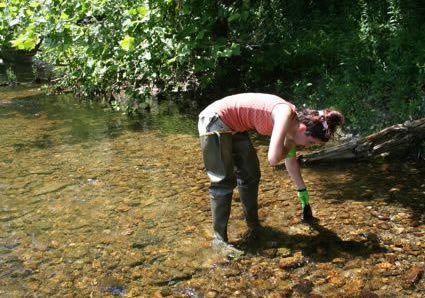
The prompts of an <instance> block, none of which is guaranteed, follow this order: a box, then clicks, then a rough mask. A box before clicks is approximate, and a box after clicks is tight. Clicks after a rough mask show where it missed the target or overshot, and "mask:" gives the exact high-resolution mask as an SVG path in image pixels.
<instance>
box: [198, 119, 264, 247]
mask: <svg viewBox="0 0 425 298" xmlns="http://www.w3.org/2000/svg"><path fill="white" fill-rule="evenodd" d="M201 116H202V114H201ZM201 116H200V117H201ZM201 120H205V119H201V118H200V123H201ZM208 120H209V121H208V123H207V125H206V126H205V128H206V131H204V133H203V134H201V137H200V139H201V148H202V152H203V158H204V163H205V168H206V170H207V173H208V176H209V178H210V181H211V185H210V188H209V192H210V201H211V211H212V221H213V229H214V234H215V237H216V238H217V239H218V240H222V241H224V242H228V238H227V225H228V222H229V217H230V211H231V205H232V194H233V189H234V188H235V186H236V185H237V186H238V188H239V194H240V198H241V202H242V205H243V208H244V213H245V219H246V222H247V225H248V227H249V229H250V230H255V229H256V228H257V227H259V221H258V212H257V210H258V205H257V196H258V184H259V181H260V176H261V174H260V167H259V161H258V157H257V154H256V152H255V149H254V147H253V146H252V143H251V140H250V138H249V136H248V133H246V132H244V133H234V132H231V131H229V130H228V128H227V127H226V126H225V124H224V123H223V122H222V121H221V120H220V118H219V117H218V116H213V117H211V118H209V119H208ZM223 129H224V130H223ZM226 130H227V131H226ZM200 132H201V130H200Z"/></svg>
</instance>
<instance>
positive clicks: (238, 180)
mask: <svg viewBox="0 0 425 298" xmlns="http://www.w3.org/2000/svg"><path fill="white" fill-rule="evenodd" d="M343 122H344V116H343V115H342V114H341V113H340V112H338V111H334V110H330V109H324V110H321V111H315V110H309V109H305V110H301V111H298V110H297V109H296V107H295V106H294V105H293V104H291V103H290V102H288V101H286V100H284V99H282V98H280V97H278V96H275V95H271V94H262V93H242V94H236V95H232V96H227V97H225V98H223V99H221V100H218V101H215V102H214V103H212V104H211V105H209V106H208V107H206V108H205V109H204V110H203V111H202V112H201V113H200V114H199V122H198V130H199V134H200V138H201V147H202V152H203V158H204V163H205V168H206V171H207V173H208V176H209V178H210V181H211V184H210V187H209V192H210V200H211V211H212V221H213V229H214V234H215V237H216V239H217V240H221V241H224V242H228V238H227V224H228V221H229V217H230V208H231V204H232V194H233V189H234V188H235V187H236V186H238V188H239V194H240V199H241V202H242V205H243V209H244V213H245V220H246V222H247V225H248V228H249V230H250V231H251V232H253V233H255V232H256V231H257V230H258V228H259V226H260V225H259V220H258V212H257V209H258V207H257V196H258V185H259V181H260V167H259V161H258V157H257V154H256V152H255V149H254V147H253V146H252V143H251V140H250V138H249V136H248V133H247V131H249V130H256V131H257V132H258V133H259V134H262V135H269V136H271V138H270V144H269V149H268V154H267V158H268V161H269V163H270V164H271V165H277V164H278V163H279V162H281V161H282V160H285V166H286V168H287V170H288V173H289V175H290V176H291V178H292V180H293V182H294V183H295V186H296V189H297V190H298V197H299V199H300V201H301V207H302V209H303V215H302V220H308V219H310V218H312V212H311V208H310V205H309V195H308V191H307V188H306V185H305V183H304V180H303V178H302V176H301V171H300V167H299V164H298V161H297V159H296V152H295V148H296V145H301V146H306V147H308V146H311V145H317V144H322V143H324V142H327V141H329V139H330V138H331V136H332V134H333V133H334V132H335V130H336V128H337V126H340V125H342V124H343Z"/></svg>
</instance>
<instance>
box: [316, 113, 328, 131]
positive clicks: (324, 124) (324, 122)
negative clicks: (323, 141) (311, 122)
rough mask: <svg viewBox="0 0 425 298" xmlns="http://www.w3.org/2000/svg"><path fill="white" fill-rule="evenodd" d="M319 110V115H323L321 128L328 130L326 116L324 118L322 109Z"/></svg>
mask: <svg viewBox="0 0 425 298" xmlns="http://www.w3.org/2000/svg"><path fill="white" fill-rule="evenodd" d="M318 112H319V117H322V116H323V121H322V125H323V130H328V128H329V126H328V123H327V122H326V120H325V119H326V118H325V113H324V112H323V111H318Z"/></svg>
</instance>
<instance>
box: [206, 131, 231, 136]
mask: <svg viewBox="0 0 425 298" xmlns="http://www.w3.org/2000/svg"><path fill="white" fill-rule="evenodd" d="M222 133H234V131H231V130H215V131H209V132H206V133H203V134H201V135H199V136H200V137H203V136H212V135H217V136H220V134H222Z"/></svg>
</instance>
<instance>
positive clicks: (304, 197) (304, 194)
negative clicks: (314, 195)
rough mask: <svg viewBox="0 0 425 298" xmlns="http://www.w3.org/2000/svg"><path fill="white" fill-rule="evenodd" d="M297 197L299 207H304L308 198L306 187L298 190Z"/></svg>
mask: <svg viewBox="0 0 425 298" xmlns="http://www.w3.org/2000/svg"><path fill="white" fill-rule="evenodd" d="M298 198H299V199H300V202H301V207H302V208H303V209H304V207H305V206H306V205H308V204H309V200H310V196H309V195H308V190H307V188H304V189H299V190H298Z"/></svg>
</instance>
